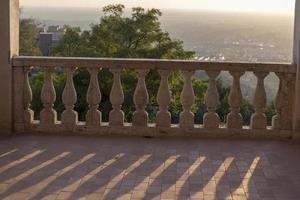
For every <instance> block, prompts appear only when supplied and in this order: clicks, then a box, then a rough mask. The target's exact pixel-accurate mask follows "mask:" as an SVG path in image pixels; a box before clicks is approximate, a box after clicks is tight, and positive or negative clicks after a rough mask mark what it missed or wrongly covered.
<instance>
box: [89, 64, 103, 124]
mask: <svg viewBox="0 0 300 200" xmlns="http://www.w3.org/2000/svg"><path fill="white" fill-rule="evenodd" d="M88 71H89V73H90V85H89V88H88V91H87V96H86V100H87V103H88V104H89V110H88V112H87V114H86V124H87V125H92V126H97V125H101V112H100V111H99V110H98V108H99V104H100V102H101V92H100V87H99V81H98V73H99V69H98V68H88Z"/></svg>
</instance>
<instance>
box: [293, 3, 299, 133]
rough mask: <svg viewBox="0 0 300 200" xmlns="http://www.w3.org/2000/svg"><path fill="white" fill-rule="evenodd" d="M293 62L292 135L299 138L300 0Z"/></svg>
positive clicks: (297, 4) (295, 27)
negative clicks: (294, 81) (294, 85)
mask: <svg viewBox="0 0 300 200" xmlns="http://www.w3.org/2000/svg"><path fill="white" fill-rule="evenodd" d="M294 29H295V30H294V50H293V63H294V64H297V66H298V67H297V74H296V93H295V95H296V97H295V109H294V123H293V129H294V137H296V138H300V0H296V6H295V26H294Z"/></svg>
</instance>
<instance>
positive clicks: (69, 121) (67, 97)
mask: <svg viewBox="0 0 300 200" xmlns="http://www.w3.org/2000/svg"><path fill="white" fill-rule="evenodd" d="M64 70H65V74H66V77H67V80H66V85H65V88H64V91H63V94H62V101H63V103H64V105H65V110H64V112H63V113H62V115H61V123H62V124H63V125H64V126H65V128H66V130H72V129H73V128H74V125H76V124H77V123H78V113H77V112H76V111H75V110H74V106H75V103H76V101H77V94H76V90H75V86H74V82H73V73H74V68H72V67H68V68H65V69H64Z"/></svg>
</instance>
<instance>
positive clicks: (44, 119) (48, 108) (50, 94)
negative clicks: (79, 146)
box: [40, 67, 57, 130]
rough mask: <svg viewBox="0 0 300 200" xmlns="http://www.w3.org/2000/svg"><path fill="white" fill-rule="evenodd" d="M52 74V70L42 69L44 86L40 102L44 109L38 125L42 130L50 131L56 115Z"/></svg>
mask: <svg viewBox="0 0 300 200" xmlns="http://www.w3.org/2000/svg"><path fill="white" fill-rule="evenodd" d="M52 72H53V68H51V67H47V68H44V84H43V87H42V91H41V100H42V103H43V106H44V108H43V110H42V111H41V113H40V123H41V126H42V127H43V128H45V129H49V130H51V126H53V125H55V124H56V122H57V113H56V111H55V110H54V109H53V106H54V102H55V100H56V93H55V88H54V85H53V77H52Z"/></svg>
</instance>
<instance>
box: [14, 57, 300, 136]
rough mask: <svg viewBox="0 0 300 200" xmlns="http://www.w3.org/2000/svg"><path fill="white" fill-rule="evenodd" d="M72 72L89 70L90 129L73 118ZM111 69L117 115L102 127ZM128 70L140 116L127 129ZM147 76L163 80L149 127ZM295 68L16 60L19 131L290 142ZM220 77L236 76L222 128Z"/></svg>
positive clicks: (143, 61)
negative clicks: (250, 78)
mask: <svg viewBox="0 0 300 200" xmlns="http://www.w3.org/2000/svg"><path fill="white" fill-rule="evenodd" d="M31 67H40V69H41V70H42V71H43V73H44V82H43V87H42V91H41V101H42V103H43V107H44V108H43V110H42V111H41V113H40V116H39V120H38V121H36V120H34V116H33V115H34V112H33V111H32V110H31V101H32V90H31V88H30V84H29V78H28V73H29V71H30V70H31ZM55 67H60V68H62V69H63V71H64V73H65V75H66V84H65V88H64V91H63V95H62V102H63V104H64V106H65V110H64V112H63V113H62V115H61V121H57V114H56V111H55V110H54V109H53V105H54V102H55V101H56V94H55V89H54V86H53V72H54V69H55ZM75 68H85V69H87V71H88V72H89V75H90V83H89V87H88V90H87V94H86V102H87V104H88V112H87V114H86V117H85V119H86V121H85V122H79V121H78V114H77V112H76V111H75V110H74V105H75V104H76V101H77V93H76V90H75V86H74V82H73V74H74V70H75ZM104 68H109V70H110V72H111V73H112V75H113V80H112V82H113V86H112V89H111V93H110V102H111V104H112V110H111V111H110V113H109V120H108V122H103V121H102V115H101V110H100V109H99V104H100V102H101V91H100V87H99V80H98V73H101V70H102V69H104ZM124 69H134V70H136V72H137V74H138V82H137V86H136V88H135V92H134V94H133V97H132V98H133V102H134V105H135V112H134V113H133V121H132V123H125V122H124V112H123V111H122V105H123V103H124V98H125V97H124V92H123V88H122V80H121V74H122V70H124ZM150 70H156V71H157V72H158V74H159V75H160V77H161V80H160V87H159V90H158V91H157V103H158V106H159V110H158V112H157V113H156V120H155V121H156V123H154V124H151V123H149V119H148V118H149V117H148V113H147V111H146V106H147V104H148V102H149V94H148V91H147V86H146V81H145V79H146V77H147V74H148V73H149V71H150ZM175 70H180V71H181V73H182V76H183V78H184V85H183V90H182V91H181V98H180V102H181V104H182V112H181V113H180V119H179V124H171V114H170V112H169V106H170V102H171V94H170V89H169V85H168V84H169V83H168V80H169V77H170V74H171V72H172V71H175ZM197 70H202V71H205V72H206V74H207V76H208V78H209V81H208V89H207V91H206V94H205V105H206V108H207V112H206V113H205V115H204V121H203V125H199V124H195V123H194V113H193V112H192V107H193V105H194V101H195V97H196V96H197V95H198V94H195V92H194V89H193V84H192V78H193V76H194V75H195V72H196V71H197ZM296 71H297V67H296V65H292V64H276V63H263V64H262V63H231V62H199V61H177V60H149V59H96V58H53V57H15V58H13V75H14V105H15V106H14V127H15V129H16V130H17V131H23V132H27V131H30V132H50V133H53V132H57V133H70V132H73V133H83V134H99V135H140V136H199V137H213V138H214V137H233V138H290V137H292V134H293V114H292V113H293V106H294V99H295V98H294V95H295V91H294V90H295V77H296ZM221 72H229V74H230V75H231V76H232V79H233V84H232V86H231V90H230V94H229V97H228V102H229V105H230V113H229V114H228V115H227V117H226V122H221V120H220V116H218V114H217V112H216V110H217V107H218V105H219V94H218V90H217V86H216V80H217V77H218V76H219V74H220V73H221ZM246 72H252V73H254V75H255V76H256V78H257V84H256V91H255V96H254V99H253V102H252V103H253V105H254V107H255V113H253V115H252V118H251V125H250V126H249V127H247V126H243V117H242V115H241V113H240V108H241V106H242V100H243V96H242V92H241V85H240V79H241V77H242V76H243V75H244V73H246ZM272 72H274V73H275V74H276V75H277V76H278V79H279V81H280V84H279V89H278V94H277V96H276V99H274V101H275V108H276V115H275V116H274V117H273V122H272V126H271V127H268V126H267V118H266V115H265V111H266V105H267V98H266V90H265V85H264V83H265V78H266V77H267V75H268V74H269V73H272Z"/></svg>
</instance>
